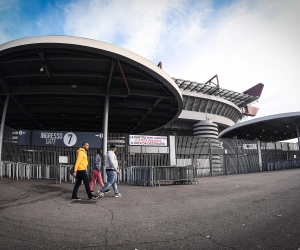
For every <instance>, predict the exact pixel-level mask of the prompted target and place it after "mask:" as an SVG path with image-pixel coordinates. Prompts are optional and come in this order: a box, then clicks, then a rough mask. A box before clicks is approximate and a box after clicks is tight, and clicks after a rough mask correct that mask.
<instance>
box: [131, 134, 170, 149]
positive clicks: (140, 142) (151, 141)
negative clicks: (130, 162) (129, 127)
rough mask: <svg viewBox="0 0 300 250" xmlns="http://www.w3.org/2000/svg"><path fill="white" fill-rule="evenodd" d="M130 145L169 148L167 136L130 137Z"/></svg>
mask: <svg viewBox="0 0 300 250" xmlns="http://www.w3.org/2000/svg"><path fill="white" fill-rule="evenodd" d="M129 145H132V146H156V147H167V146H168V137H167V136H153V135H129Z"/></svg>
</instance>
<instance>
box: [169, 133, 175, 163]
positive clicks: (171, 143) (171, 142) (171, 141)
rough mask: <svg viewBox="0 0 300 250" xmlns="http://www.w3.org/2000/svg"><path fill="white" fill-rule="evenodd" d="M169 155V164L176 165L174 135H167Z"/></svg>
mask: <svg viewBox="0 0 300 250" xmlns="http://www.w3.org/2000/svg"><path fill="white" fill-rule="evenodd" d="M169 149H170V151H169V157H170V166H176V150H175V136H174V135H170V136H169Z"/></svg>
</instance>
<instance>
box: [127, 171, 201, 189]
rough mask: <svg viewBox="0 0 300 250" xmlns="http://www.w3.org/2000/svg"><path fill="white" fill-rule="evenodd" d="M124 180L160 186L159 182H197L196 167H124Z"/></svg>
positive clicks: (131, 182)
mask: <svg viewBox="0 0 300 250" xmlns="http://www.w3.org/2000/svg"><path fill="white" fill-rule="evenodd" d="M123 176H124V177H123V178H124V181H125V182H127V183H128V184H131V185H139V186H150V187H154V186H160V184H161V183H165V184H167V183H171V184H197V183H198V181H197V169H196V168H195V167H194V166H171V167H166V166H163V167H138V166H131V167H127V168H125V169H124V174H123Z"/></svg>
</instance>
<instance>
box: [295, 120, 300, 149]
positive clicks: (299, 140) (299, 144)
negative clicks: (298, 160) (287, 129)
mask: <svg viewBox="0 0 300 250" xmlns="http://www.w3.org/2000/svg"><path fill="white" fill-rule="evenodd" d="M296 130H297V138H298V150H299V151H300V138H299V128H298V125H296Z"/></svg>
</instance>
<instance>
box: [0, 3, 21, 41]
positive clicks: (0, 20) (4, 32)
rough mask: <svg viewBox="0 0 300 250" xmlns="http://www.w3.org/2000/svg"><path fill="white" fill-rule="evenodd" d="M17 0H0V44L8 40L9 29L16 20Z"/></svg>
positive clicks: (13, 27) (13, 26) (12, 27)
mask: <svg viewBox="0 0 300 250" xmlns="http://www.w3.org/2000/svg"><path fill="white" fill-rule="evenodd" d="M18 3H19V1H18V0H11V1H5V0H0V44H2V43H4V42H7V41H9V40H10V37H11V36H10V31H11V30H12V29H15V28H16V27H15V22H14V21H16V20H18V15H17V12H18V7H17V6H18Z"/></svg>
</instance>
